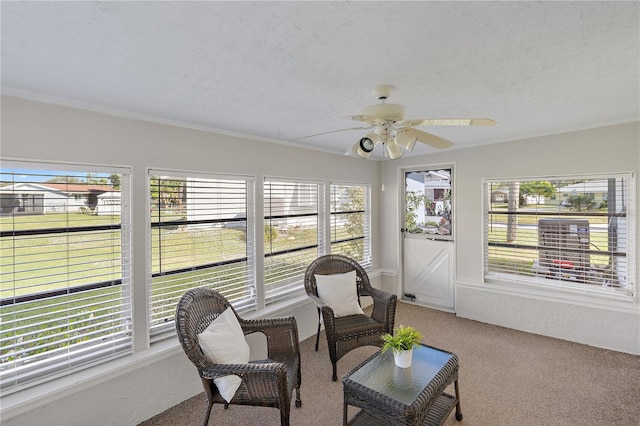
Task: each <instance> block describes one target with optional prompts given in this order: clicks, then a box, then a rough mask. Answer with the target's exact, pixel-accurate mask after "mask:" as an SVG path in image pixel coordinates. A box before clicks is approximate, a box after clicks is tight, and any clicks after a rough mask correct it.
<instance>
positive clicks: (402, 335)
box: [382, 325, 422, 368]
mask: <svg viewBox="0 0 640 426" xmlns="http://www.w3.org/2000/svg"><path fill="white" fill-rule="evenodd" d="M421 339H422V334H421V333H420V332H419V331H418V330H417V329H416V328H415V327H411V326H404V325H400V326H399V327H398V328H396V329H394V334H393V335H391V334H389V333H387V334H384V335H382V341H383V342H384V345H383V346H382V352H385V351H387V350H388V349H392V350H393V358H394V360H395V362H396V365H397V366H398V367H401V368H408V367H411V359H412V357H413V348H414V347H416V346H417V345H418V343H420V340H421Z"/></svg>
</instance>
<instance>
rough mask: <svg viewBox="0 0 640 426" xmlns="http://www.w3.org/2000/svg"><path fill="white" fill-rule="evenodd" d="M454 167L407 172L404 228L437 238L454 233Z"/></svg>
mask: <svg viewBox="0 0 640 426" xmlns="http://www.w3.org/2000/svg"><path fill="white" fill-rule="evenodd" d="M452 172H453V169H451V168H446V169H426V170H411V171H407V172H405V173H404V180H405V231H406V232H407V233H409V234H427V235H431V236H433V237H434V238H436V239H443V240H446V239H451V238H452V236H453V217H452V214H451V213H452V212H453V197H452V193H451V190H452V185H453V182H452Z"/></svg>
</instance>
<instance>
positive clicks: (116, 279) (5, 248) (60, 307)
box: [0, 161, 133, 394]
mask: <svg viewBox="0 0 640 426" xmlns="http://www.w3.org/2000/svg"><path fill="white" fill-rule="evenodd" d="M129 187H130V170H129V169H127V168H114V167H95V166H86V167H82V166H76V165H62V164H60V165H53V164H44V163H24V162H10V161H3V164H2V168H1V184H0V225H1V226H0V248H1V252H0V282H1V284H0V288H1V293H0V294H1V296H0V303H1V305H2V314H1V317H2V318H1V321H2V331H1V332H0V346H1V355H0V382H1V388H2V393H3V394H6V393H8V392H13V391H15V390H18V389H21V388H24V387H28V386H31V385H34V384H36V383H38V382H42V381H45V380H47V379H51V378H53V377H57V376H62V375H65V374H69V373H70V372H72V371H75V370H78V369H81V368H85V367H88V366H91V365H95V364H97V363H100V362H104V361H107V360H111V359H113V358H115V357H118V356H122V355H125V354H128V353H131V352H132V349H133V344H132V336H131V326H132V324H131V268H130V265H131V257H130V256H131V232H130V207H129V191H130V189H129ZM104 198H109V199H112V200H117V203H116V204H113V205H112V206H111V210H109V211H103V210H101V206H102V205H101V200H102V199H104Z"/></svg>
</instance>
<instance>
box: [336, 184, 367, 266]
mask: <svg viewBox="0 0 640 426" xmlns="http://www.w3.org/2000/svg"><path fill="white" fill-rule="evenodd" d="M331 253H333V254H342V255H345V256H348V257H351V258H353V259H355V260H356V261H357V262H358V263H360V264H361V265H362V266H363V267H365V268H368V267H370V266H371V186H370V185H363V184H350V183H338V182H332V183H331Z"/></svg>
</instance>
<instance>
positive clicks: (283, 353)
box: [240, 317, 300, 361]
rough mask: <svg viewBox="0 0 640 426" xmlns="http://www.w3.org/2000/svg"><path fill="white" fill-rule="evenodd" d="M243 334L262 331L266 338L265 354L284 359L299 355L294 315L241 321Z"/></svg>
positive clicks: (276, 358)
mask: <svg viewBox="0 0 640 426" xmlns="http://www.w3.org/2000/svg"><path fill="white" fill-rule="evenodd" d="M240 324H241V326H242V329H243V330H244V332H245V334H249V333H256V332H258V333H263V334H264V335H265V336H266V338H267V354H268V355H267V356H268V357H269V359H272V360H279V361H280V360H284V359H286V358H291V357H292V356H298V357H299V356H300V348H299V340H300V339H299V337H298V323H297V322H296V318H295V317H282V318H258V319H254V320H243V321H241V323H240Z"/></svg>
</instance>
